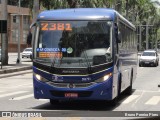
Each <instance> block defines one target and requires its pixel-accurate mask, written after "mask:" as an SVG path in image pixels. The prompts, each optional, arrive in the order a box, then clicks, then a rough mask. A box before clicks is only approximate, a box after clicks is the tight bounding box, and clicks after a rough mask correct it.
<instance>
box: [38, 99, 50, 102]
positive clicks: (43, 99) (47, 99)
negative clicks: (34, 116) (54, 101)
mask: <svg viewBox="0 0 160 120" xmlns="http://www.w3.org/2000/svg"><path fill="white" fill-rule="evenodd" d="M38 100H39V101H47V102H48V99H38Z"/></svg>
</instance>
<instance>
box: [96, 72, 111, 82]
mask: <svg viewBox="0 0 160 120" xmlns="http://www.w3.org/2000/svg"><path fill="white" fill-rule="evenodd" d="M111 76H112V73H108V74H106V75H105V76H103V77H102V78H99V79H97V80H95V82H104V81H107V80H108V79H109V78H110V77H111Z"/></svg>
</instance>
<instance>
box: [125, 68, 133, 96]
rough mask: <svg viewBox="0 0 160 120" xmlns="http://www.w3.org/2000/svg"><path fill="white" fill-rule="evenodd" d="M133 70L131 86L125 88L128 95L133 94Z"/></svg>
mask: <svg viewBox="0 0 160 120" xmlns="http://www.w3.org/2000/svg"><path fill="white" fill-rule="evenodd" d="M132 82H133V71H132V72H131V78H130V86H129V87H128V88H127V89H126V90H125V93H126V95H131V94H132Z"/></svg>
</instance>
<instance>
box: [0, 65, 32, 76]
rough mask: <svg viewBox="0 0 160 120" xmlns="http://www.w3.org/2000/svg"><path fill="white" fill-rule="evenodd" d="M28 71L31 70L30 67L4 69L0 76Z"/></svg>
mask: <svg viewBox="0 0 160 120" xmlns="http://www.w3.org/2000/svg"><path fill="white" fill-rule="evenodd" d="M29 69H32V66H26V67H19V68H11V69H6V70H2V71H0V74H6V73H13V72H18V71H24V70H29Z"/></svg>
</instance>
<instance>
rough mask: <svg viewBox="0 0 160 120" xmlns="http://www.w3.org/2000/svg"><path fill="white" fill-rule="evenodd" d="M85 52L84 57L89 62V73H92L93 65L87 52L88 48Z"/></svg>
mask: <svg viewBox="0 0 160 120" xmlns="http://www.w3.org/2000/svg"><path fill="white" fill-rule="evenodd" d="M83 52H84V58H85V60H86V62H87V66H88V73H92V66H91V64H90V62H89V59H88V56H87V52H86V50H84V51H83Z"/></svg>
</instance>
